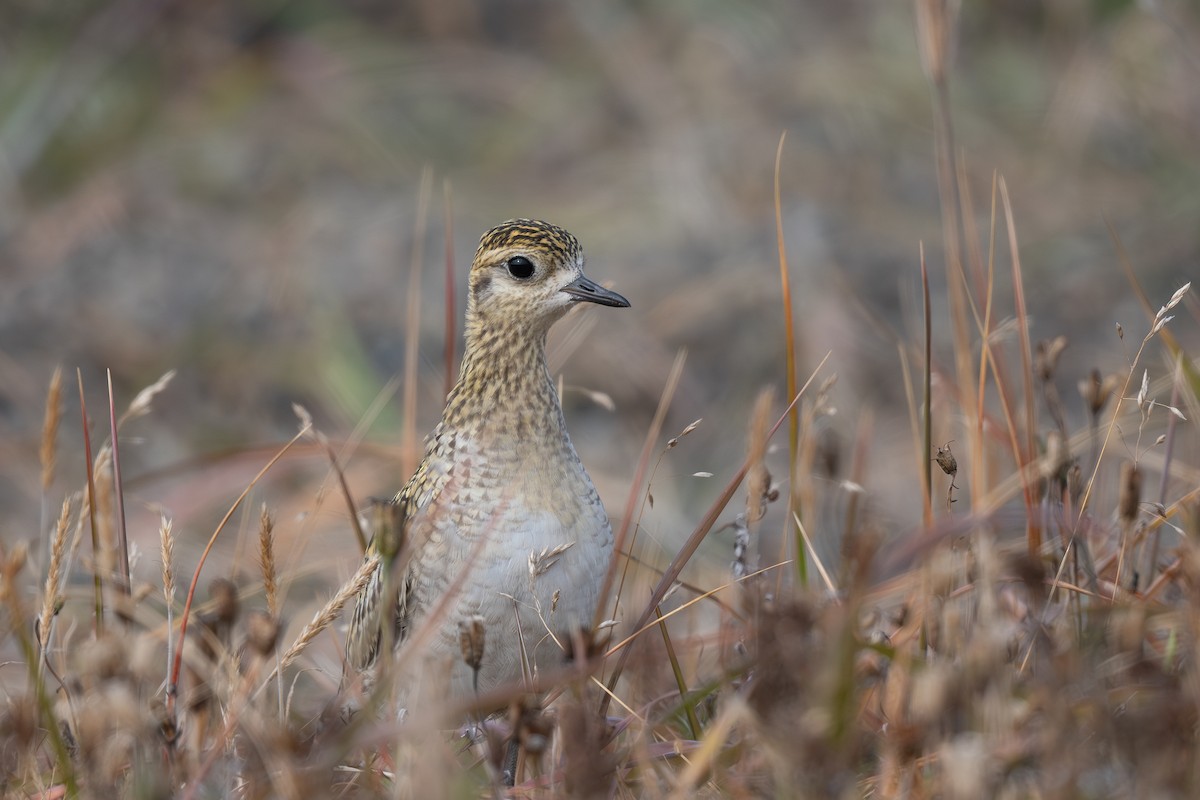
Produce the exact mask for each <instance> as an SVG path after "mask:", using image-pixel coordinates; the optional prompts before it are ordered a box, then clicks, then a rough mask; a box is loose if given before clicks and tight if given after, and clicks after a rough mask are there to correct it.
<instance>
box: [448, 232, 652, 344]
mask: <svg viewBox="0 0 1200 800" xmlns="http://www.w3.org/2000/svg"><path fill="white" fill-rule="evenodd" d="M469 292H470V294H469V297H468V300H467V314H468V320H469V322H470V323H472V324H474V325H477V326H480V327H482V328H485V329H495V328H497V327H501V328H502V327H507V326H509V325H513V324H515V325H519V326H521V327H522V328H524V329H525V330H526V331H528V332H530V333H534V334H535V335H540V334H545V332H546V331H547V330H549V328H550V326H551V325H553V324H554V323H555V322H556V321H557V320H558V319H560V318H561V317H562V316H563V314H565V313H567V311H568V310H569V309H570V308H571V306H572V305H574V304H575V303H580V302H587V303H598V304H600V305H605V306H616V307H620V308H627V307H628V306H629V301H628V300H626V299H625V298H624V297H622V296H621V295H619V294H617V293H616V292H613V291H610V290H608V289H605V288H604V287H602V286H600V285H598V284H596V283H595V282H593V281H591V280H590V279H588V278H587V277H586V276H585V275H584V274H583V248H582V247H580V245H579V240H578V239H576V238H575V237H574V236H572V235H571V234H570V233H568V232H567V231H565V230H563V229H562V228H560V227H558V226H556V225H551V224H550V223H548V222H541V221H540V220H532V219H515V220H510V221H509V222H505V223H502V224H500V225H497V226H496V227H494V228H492V229H491V230H490V231H488V232H487V233H485V234H484V235H483V238H482V239H481V240H480V242H479V249H478V250H477V251H476V252H475V260H474V262H473V263H472V264H471V277H470V286H469Z"/></svg>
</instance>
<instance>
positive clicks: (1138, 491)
mask: <svg viewBox="0 0 1200 800" xmlns="http://www.w3.org/2000/svg"><path fill="white" fill-rule="evenodd" d="M1141 499H1142V471H1141V470H1140V469H1138V467H1137V465H1136V464H1134V463H1133V462H1132V461H1126V462H1125V463H1123V464H1122V465H1121V495H1120V498H1119V500H1118V502H1117V516H1118V517H1120V519H1121V522H1123V523H1125V524H1126V525H1130V524H1132V523H1133V521H1134V520H1135V519H1137V513H1138V502H1139V501H1140V500H1141Z"/></svg>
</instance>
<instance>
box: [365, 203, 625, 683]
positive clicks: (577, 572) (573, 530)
mask: <svg viewBox="0 0 1200 800" xmlns="http://www.w3.org/2000/svg"><path fill="white" fill-rule="evenodd" d="M583 267H584V254H583V248H582V247H581V246H580V244H579V241H578V239H576V238H575V237H574V236H573V235H572V234H570V233H569V232H567V231H566V230H564V229H563V228H560V227H558V226H556V225H552V224H550V223H548V222H543V221H540V220H533V219H514V220H510V221H508V222H504V223H502V224H500V225H497V226H496V227H494V228H492V229H491V230H489V231H487V232H486V233H485V234H484V235H483V236H482V238H481V239H480V242H479V247H478V249H477V250H476V252H475V257H474V260H473V261H472V264H471V268H470V274H469V279H468V292H467V309H466V323H465V327H464V340H465V348H464V354H463V359H462V364H461V367H460V369H459V375H458V379H457V382H456V383H455V385H454V387H453V388H452V389H451V391H450V393H449V395H448V396H447V398H446V404H445V408H444V410H443V412H442V416H441V420H440V422H438V424H437V425H436V427H434V429H433V431H432V432H431V433H430V434H429V436H428V437H427V438H426V441H425V450H424V456H423V458H422V460H421V462H420V464H419V466H418V467H417V469H416V472H414V473H413V475H412V477H411V478H410V479H409V481H408V482H407V483H406V484H405V485H404V488H403V489H401V490H400V491H399V492H398V493H397V494H396V495H395V497H393V498H391V500H390V504H391V510H392V511H393V512H394V515H395V519H397V520H399V523H398V524H399V525H400V526H402V527H403V532H402V537H403V542H404V543H403V545H402V546H401V545H398V544H397V543H396V540H395V537H394V535H388V534H387V533H386V530H385V531H376V533H375V534H374V536H373V537H372V540H371V542H370V544H369V546H368V550H367V557H368V558H370V557H371V556H372V555H373V554H374V555H378V556H380V560H379V565H378V566H377V567H375V569H374V572H373V573H372V574H371V577H370V579H369V582H368V583H367V585H366V586H365V588H364V589H363V590H362V591H361V592H360V593H359V595H358V597H357V601H356V605H355V609H354V612H353V615H352V618H351V620H350V626H349V631H348V636H347V646H346V654H347V659H348V661H349V663H350V664H351V665H352V666H353V667H354V668H355V669H356V670H357V671H358V672H359V673H360V674H370V673H372V672H377V671H378V668H379V667H378V663H377V662H378V661H379V659H380V657H381V655H382V654H381V652H380V651H381V650H382V649H384V645H385V644H390V645H392V646H393V647H394V648H395V650H396V652H397V653H402V652H403V649H404V647H405V645H406V644H412V645H415V646H418V647H419V652H417V653H415V654H413V655H414V656H415V658H410V659H408V662H410V663H419V664H422V665H423V667H424V669H425V672H424V673H423V674H424V675H427V676H432V678H433V679H435V680H446V679H447V678H448V685H446V684H443V686H444V687H445V688H447V689H448V690H449V692H450V694H452V695H456V696H460V697H461V696H464V695H467V694H468V693H470V692H472V691H474V692H486V691H488V690H491V689H495V688H497V687H500V686H510V685H512V686H520V684H521V681H522V680H523V679H525V680H528V679H529V678H531V677H533V676H534V675H536V674H543V673H545V672H546V671H547V670H553V669H554V668H555V667H556V666H557V665H559V664H561V663H562V662H563V660H564V650H566V649H569V644H570V642H571V640H572V639H571V637H572V636H573V635H577V633H578V631H579V630H580V629H586V628H589V627H590V626H591V624H592V619H593V616H594V613H595V611H596V608H597V605H598V603H599V602H600V597H599V593H600V591H601V584H602V582H603V577H604V574H605V571H606V570H607V568H608V563H609V561H610V559H611V557H612V552H613V534H612V528H611V525H610V523H609V519H608V516H607V513H606V511H605V508H604V504H603V502H602V501H601V499H600V496H599V494H598V493H597V491H596V488H595V486H594V485H593V483H592V480H591V478H590V477H589V476H588V473H587V471H586V470H585V469H584V467H583V464H582V462H581V461H580V459H579V456H578V455H577V454H576V452H575V448H574V446H573V445H572V444H571V439H570V437H569V436H568V434H567V429H566V423H565V421H564V418H563V412H562V406H561V404H560V401H559V396H558V391H557V389H556V386H555V383H554V381H553V379H552V378H551V375H550V371H549V368H548V367H547V364H546V336H547V333H548V332H549V330H550V328H551V326H553V325H554V323H555V322H557V321H558V320H559V319H561V318H562V317H563V316H564V315H565V314H566V313H567V312H568V311H569V310H570V309H571V308H572V307H573V306H576V305H579V304H580V303H593V304H597V305H601V306H610V307H615V308H628V307H629V305H630V304H629V301H628V300H626V299H625V298H624V297H622V296H621V295H620V294H617V293H616V292H614V291H611V290H609V289H606V288H604V287H602V286H600V285H599V284H597V283H595V282H594V281H592V280H591V279H589V278H588V277H587V276H586V275H584V272H583ZM384 527H385V529H386V526H384ZM389 622H390V624H391V629H390V631H389V630H388V625H389ZM423 626H425V627H427V628H428V630H427V631H424V632H421V631H422V627H423ZM472 631H473V632H474V633H475V634H480V640H479V641H478V642H476V644H478V645H479V649H478V650H475V651H474V654H473V655H468V651H469V650H471V649H473V648H468V647H467V645H466V644H465V642H466V641H467V640H466V638H464V637H467V632H472ZM385 634H386V635H385ZM468 638H469V637H468ZM480 650H481V652H480ZM388 655H391V654H390V653H389V654H388ZM404 680H405V681H406V683H409V685H407V686H406V687H405V688H406V696H408V697H409V698H410V699H411V698H412V697H413V696H414V695H417V694H419V691H420V690H418V689H416V688H415V687H414V686H413V685H411V683H412V680H413V679H412V678H411V676H406V677H405V679H404ZM418 681H419V679H418Z"/></svg>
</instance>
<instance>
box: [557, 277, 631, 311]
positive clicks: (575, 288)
mask: <svg viewBox="0 0 1200 800" xmlns="http://www.w3.org/2000/svg"><path fill="white" fill-rule="evenodd" d="M562 290H563V291H564V292H566V293H567V294H569V295H571V297H573V298H574V299H576V300H585V301H587V302H589V303H599V304H600V305H602V306H614V307H616V308H629V301H628V300H626V299H625V298H624V297H622V296H621V295H619V294H617V293H616V292H613V291H610V290H608V289H605V288H604V287H603V286H601V285H600V284H598V283H596V282H595V281H592V280H590V279H588V278H587V277H585V276H583V275H580V276H579V277H578V278H576V279H575V280H573V281H571V282H570V283H568V284H567V285H566V286H564V287H563V288H562Z"/></svg>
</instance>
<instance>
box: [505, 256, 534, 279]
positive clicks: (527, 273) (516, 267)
mask: <svg viewBox="0 0 1200 800" xmlns="http://www.w3.org/2000/svg"><path fill="white" fill-rule="evenodd" d="M508 274H509V275H512V276H513V277H514V278H521V279H525V278H529V277H531V276H532V275H533V262H532V261H530V260H529V259H528V258H526V257H525V256H513V257H512V258H510V259H509V260H508Z"/></svg>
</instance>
